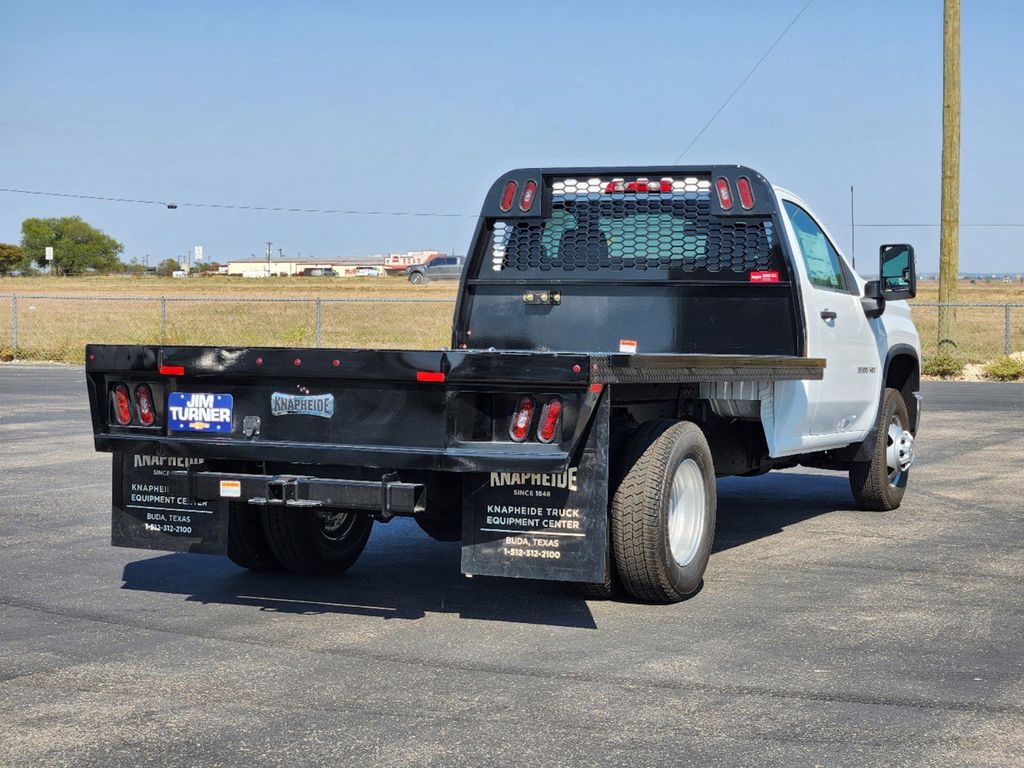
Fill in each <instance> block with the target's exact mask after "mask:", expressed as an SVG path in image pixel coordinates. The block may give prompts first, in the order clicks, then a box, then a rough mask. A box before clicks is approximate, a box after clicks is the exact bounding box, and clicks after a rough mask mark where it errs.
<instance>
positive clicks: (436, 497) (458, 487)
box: [416, 473, 462, 541]
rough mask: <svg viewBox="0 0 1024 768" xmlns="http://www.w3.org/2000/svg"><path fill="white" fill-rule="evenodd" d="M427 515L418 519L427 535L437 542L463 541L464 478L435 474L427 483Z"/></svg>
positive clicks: (421, 528) (418, 523)
mask: <svg viewBox="0 0 1024 768" xmlns="http://www.w3.org/2000/svg"><path fill="white" fill-rule="evenodd" d="M427 514H428V515H429V517H424V518H419V517H417V518H416V524H417V525H418V526H419V527H420V530H422V531H423V532H424V533H425V534H427V535H428V536H429V537H430V538H432V539H436V540H437V541H462V476H461V475H453V474H446V473H438V474H434V475H432V476H431V477H430V479H429V480H428V481H427Z"/></svg>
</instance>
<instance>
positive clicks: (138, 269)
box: [121, 256, 146, 275]
mask: <svg viewBox="0 0 1024 768" xmlns="http://www.w3.org/2000/svg"><path fill="white" fill-rule="evenodd" d="M121 269H122V270H123V271H124V273H125V274H128V275H142V274H145V272H146V268H145V267H144V266H142V265H141V264H139V260H138V259H137V258H135V257H134V256H132V258H131V260H130V261H129V262H128V263H127V264H122V265H121Z"/></svg>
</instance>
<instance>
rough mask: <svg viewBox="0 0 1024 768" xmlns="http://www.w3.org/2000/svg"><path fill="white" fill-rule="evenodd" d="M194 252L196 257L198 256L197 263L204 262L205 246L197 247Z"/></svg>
mask: <svg viewBox="0 0 1024 768" xmlns="http://www.w3.org/2000/svg"><path fill="white" fill-rule="evenodd" d="M194 252H195V256H196V261H202V260H203V246H201V245H197V246H196V247H195V249H194Z"/></svg>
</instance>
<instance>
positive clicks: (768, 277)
mask: <svg viewBox="0 0 1024 768" xmlns="http://www.w3.org/2000/svg"><path fill="white" fill-rule="evenodd" d="M750 282H752V283H777V282H779V273H778V271H776V270H774V269H771V270H765V271H761V272H751V273H750Z"/></svg>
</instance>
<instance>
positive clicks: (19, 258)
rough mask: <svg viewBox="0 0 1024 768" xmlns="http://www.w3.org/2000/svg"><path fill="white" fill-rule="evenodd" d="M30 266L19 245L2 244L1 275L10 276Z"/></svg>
mask: <svg viewBox="0 0 1024 768" xmlns="http://www.w3.org/2000/svg"><path fill="white" fill-rule="evenodd" d="M27 264H28V259H26V258H25V252H24V251H23V250H21V248H20V247H19V246H17V245H11V244H10V243H0V275H9V274H11V273H12V272H17V271H19V270H21V269H24V268H25V266H26V265H27Z"/></svg>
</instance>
